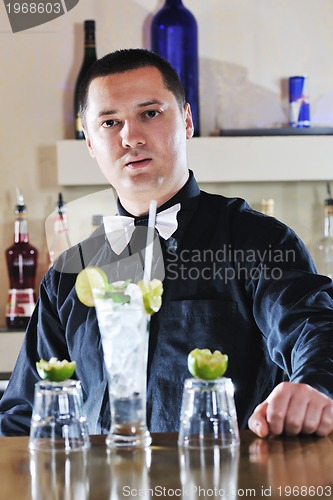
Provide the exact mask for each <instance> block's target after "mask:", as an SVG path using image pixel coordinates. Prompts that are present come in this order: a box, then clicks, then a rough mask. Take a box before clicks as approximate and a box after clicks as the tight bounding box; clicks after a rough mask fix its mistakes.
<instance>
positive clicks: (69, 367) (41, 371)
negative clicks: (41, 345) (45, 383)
mask: <svg viewBox="0 0 333 500" xmlns="http://www.w3.org/2000/svg"><path fill="white" fill-rule="evenodd" d="M36 368H37V372H38V375H39V376H40V378H41V379H42V380H50V381H51V382H63V381H64V380H67V379H69V378H71V376H72V375H73V373H74V372H75V368H76V362H75V361H67V360H66V359H64V360H62V361H59V360H58V359H57V358H51V359H50V361H45V359H41V360H40V361H37V363H36Z"/></svg>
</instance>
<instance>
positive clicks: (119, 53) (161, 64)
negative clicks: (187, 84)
mask: <svg viewBox="0 0 333 500" xmlns="http://www.w3.org/2000/svg"><path fill="white" fill-rule="evenodd" d="M148 66H153V67H155V68H157V69H158V70H159V71H160V73H161V75H162V79H163V82H164V85H165V87H166V88H167V89H168V90H170V92H172V93H173V95H174V96H175V98H176V101H177V103H178V106H179V109H180V110H181V111H182V110H183V108H184V105H185V103H186V99H185V92H184V88H183V86H182V84H181V81H180V79H179V76H178V74H177V72H176V70H175V69H174V68H173V67H172V66H171V64H169V63H168V61H166V60H165V59H163V57H161V56H159V55H158V54H155V53H154V52H151V51H149V50H147V49H121V50H116V51H115V52H111V53H110V54H107V55H105V56H104V57H102V58H100V59H97V61H96V62H94V64H93V65H92V66H91V67H90V68H89V70H88V72H87V73H86V75H85V77H84V79H83V80H82V83H81V86H80V92H79V106H80V114H81V120H82V123H83V126H84V127H85V126H86V120H85V114H86V111H87V107H88V94H89V87H90V84H91V82H92V81H93V80H94V79H95V78H99V77H103V76H108V75H113V74H116V73H124V72H126V71H130V70H133V69H138V68H145V67H148Z"/></svg>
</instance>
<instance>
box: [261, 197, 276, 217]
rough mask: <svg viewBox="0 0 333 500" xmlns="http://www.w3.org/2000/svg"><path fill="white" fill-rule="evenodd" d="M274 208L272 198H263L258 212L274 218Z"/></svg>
mask: <svg viewBox="0 0 333 500" xmlns="http://www.w3.org/2000/svg"><path fill="white" fill-rule="evenodd" d="M274 207H275V201H274V200H273V198H263V199H262V200H261V205H260V212H262V213H263V214H265V215H270V216H271V217H274Z"/></svg>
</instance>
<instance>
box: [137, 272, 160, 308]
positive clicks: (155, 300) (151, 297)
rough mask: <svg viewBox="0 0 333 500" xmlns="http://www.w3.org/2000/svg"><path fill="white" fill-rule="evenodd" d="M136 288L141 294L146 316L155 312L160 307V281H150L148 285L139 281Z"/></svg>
mask: <svg viewBox="0 0 333 500" xmlns="http://www.w3.org/2000/svg"><path fill="white" fill-rule="evenodd" d="M138 286H139V288H140V290H141V293H142V300H143V306H144V308H145V311H146V313H147V314H149V315H152V314H154V313H155V312H157V311H158V310H159V309H160V307H161V305H162V294H163V284H162V281H161V280H158V279H156V278H154V279H152V280H151V281H150V282H149V283H146V282H145V281H139V283H138Z"/></svg>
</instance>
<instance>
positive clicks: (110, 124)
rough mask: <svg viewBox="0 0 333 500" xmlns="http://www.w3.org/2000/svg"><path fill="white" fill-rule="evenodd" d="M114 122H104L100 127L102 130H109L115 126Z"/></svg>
mask: <svg viewBox="0 0 333 500" xmlns="http://www.w3.org/2000/svg"><path fill="white" fill-rule="evenodd" d="M116 123H117V122H116V120H105V122H103V123H102V127H104V128H111V127H114V126H115V125H116Z"/></svg>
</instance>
